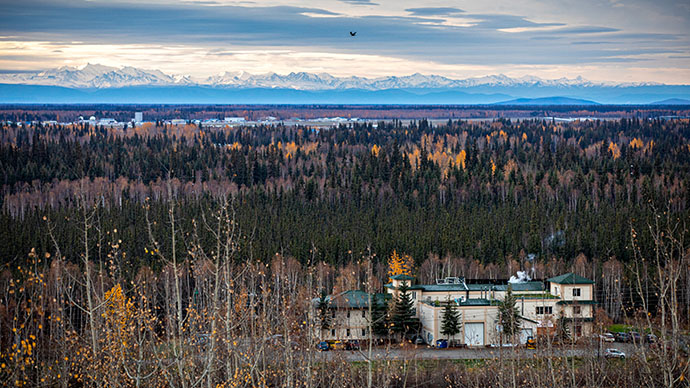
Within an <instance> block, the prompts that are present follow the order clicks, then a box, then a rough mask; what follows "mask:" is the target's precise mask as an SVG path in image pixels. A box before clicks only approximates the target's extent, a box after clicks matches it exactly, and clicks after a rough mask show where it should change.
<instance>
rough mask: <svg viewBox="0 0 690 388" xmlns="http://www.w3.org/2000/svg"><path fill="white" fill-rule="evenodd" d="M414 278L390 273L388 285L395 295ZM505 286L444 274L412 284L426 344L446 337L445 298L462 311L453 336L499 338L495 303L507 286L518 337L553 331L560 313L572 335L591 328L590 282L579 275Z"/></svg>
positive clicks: (468, 340)
mask: <svg viewBox="0 0 690 388" xmlns="http://www.w3.org/2000/svg"><path fill="white" fill-rule="evenodd" d="M413 280H414V278H412V277H411V276H407V275H396V276H393V277H391V283H389V284H386V286H385V287H386V289H387V290H388V292H389V293H390V294H392V295H393V296H394V297H397V294H398V289H399V288H400V286H401V285H402V283H403V282H405V283H407V284H411V283H412V281H413ZM546 284H548V288H547V287H545V284H544V283H542V282H540V281H529V282H521V283H510V284H509V283H506V284H498V285H497V284H473V283H470V284H468V283H466V281H465V279H464V278H445V279H439V280H437V281H436V284H427V285H410V286H409V292H410V294H411V296H412V300H413V302H414V307H415V309H416V313H417V317H418V318H419V319H420V321H421V323H422V336H423V338H424V340H425V341H426V342H427V343H428V344H434V343H435V341H436V340H438V339H448V338H445V336H443V335H442V334H441V322H442V320H443V307H444V304H445V303H446V302H447V301H449V300H450V301H451V303H454V304H455V305H456V306H457V309H458V311H459V312H460V320H461V324H462V325H461V326H462V328H461V332H460V334H459V335H458V336H457V337H456V338H455V340H456V341H457V340H460V341H462V342H464V343H465V344H466V345H467V346H486V345H492V344H498V343H499V342H501V338H500V336H499V332H500V326H499V325H498V305H499V304H500V302H501V301H502V300H503V298H504V297H505V294H506V292H507V290H508V287H511V288H512V291H513V295H514V296H515V297H516V298H517V305H516V306H517V307H518V310H519V311H520V315H521V318H522V319H521V331H520V341H521V342H522V343H524V342H525V341H526V340H527V337H528V336H539V335H543V334H546V333H549V332H553V329H554V327H555V326H554V325H555V323H556V322H557V321H558V320H559V318H560V316H561V314H563V316H564V319H565V321H566V322H567V323H568V325H569V329H570V332H571V333H572V335H574V336H575V338H578V337H580V336H583V335H589V334H591V332H592V322H593V318H594V305H595V304H596V302H594V300H593V295H594V294H593V288H594V282H593V281H591V280H589V279H586V278H584V277H582V276H579V275H576V274H573V273H568V274H565V275H560V276H556V277H553V278H550V279H548V280H547V281H546Z"/></svg>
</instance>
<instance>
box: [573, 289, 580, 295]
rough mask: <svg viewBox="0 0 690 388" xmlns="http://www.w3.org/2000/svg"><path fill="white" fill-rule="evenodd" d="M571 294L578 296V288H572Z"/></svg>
mask: <svg viewBox="0 0 690 388" xmlns="http://www.w3.org/2000/svg"><path fill="white" fill-rule="evenodd" d="M573 296H580V289H579V288H573Z"/></svg>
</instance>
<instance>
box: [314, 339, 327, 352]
mask: <svg viewBox="0 0 690 388" xmlns="http://www.w3.org/2000/svg"><path fill="white" fill-rule="evenodd" d="M316 348H317V349H319V350H320V351H322V352H327V351H328V350H329V346H328V342H326V341H321V342H319V344H318V345H316Z"/></svg>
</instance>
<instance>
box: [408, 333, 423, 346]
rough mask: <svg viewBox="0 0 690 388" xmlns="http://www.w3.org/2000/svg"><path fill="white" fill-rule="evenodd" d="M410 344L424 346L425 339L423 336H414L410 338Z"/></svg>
mask: <svg viewBox="0 0 690 388" xmlns="http://www.w3.org/2000/svg"><path fill="white" fill-rule="evenodd" d="M409 340H410V342H412V343H413V344H415V345H423V344H424V338H423V337H422V336H421V335H413V336H412V337H410V338H409Z"/></svg>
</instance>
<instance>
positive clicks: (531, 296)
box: [513, 292, 560, 299]
mask: <svg viewBox="0 0 690 388" xmlns="http://www.w3.org/2000/svg"><path fill="white" fill-rule="evenodd" d="M513 296H514V297H516V298H518V299H560V298H559V297H557V296H556V295H551V294H549V293H548V292H540V293H538V294H513Z"/></svg>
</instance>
